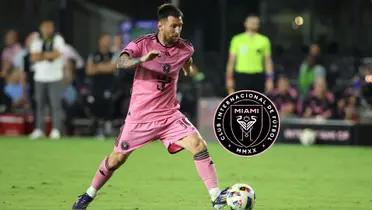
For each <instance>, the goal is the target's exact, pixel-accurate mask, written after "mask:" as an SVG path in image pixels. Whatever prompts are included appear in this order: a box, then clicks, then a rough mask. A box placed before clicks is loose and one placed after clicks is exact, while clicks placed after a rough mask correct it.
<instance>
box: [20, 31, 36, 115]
mask: <svg viewBox="0 0 372 210" xmlns="http://www.w3.org/2000/svg"><path fill="white" fill-rule="evenodd" d="M38 36H39V34H38V33H37V32H32V33H30V34H29V35H28V36H27V37H26V39H25V42H24V48H22V50H21V51H19V52H18V53H17V54H16V55H15V57H14V68H15V69H17V70H18V71H19V72H22V79H23V82H24V89H25V90H24V91H25V94H26V95H27V97H28V100H29V103H30V105H31V109H32V110H33V113H34V118H36V117H35V110H36V103H35V100H34V92H35V91H34V90H35V87H34V86H35V85H34V71H33V70H32V69H31V54H30V47H31V43H32V41H33V39H35V38H37V37H38Z"/></svg>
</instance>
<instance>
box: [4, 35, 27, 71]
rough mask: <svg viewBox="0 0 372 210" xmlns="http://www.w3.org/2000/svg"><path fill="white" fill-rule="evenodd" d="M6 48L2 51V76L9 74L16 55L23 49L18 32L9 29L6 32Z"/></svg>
mask: <svg viewBox="0 0 372 210" xmlns="http://www.w3.org/2000/svg"><path fill="white" fill-rule="evenodd" d="M4 43H5V48H4V49H3V51H2V53H1V64H2V65H1V77H3V78H6V77H7V76H9V74H10V72H11V70H12V68H13V61H14V58H15V56H16V55H17V54H18V53H19V52H20V51H21V50H22V47H21V44H20V43H19V41H18V32H17V31H15V30H9V31H7V32H6V34H5V40H4Z"/></svg>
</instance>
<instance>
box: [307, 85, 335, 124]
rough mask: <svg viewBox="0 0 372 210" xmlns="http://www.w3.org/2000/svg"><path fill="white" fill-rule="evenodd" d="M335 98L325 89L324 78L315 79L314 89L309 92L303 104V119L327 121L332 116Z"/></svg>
mask: <svg viewBox="0 0 372 210" xmlns="http://www.w3.org/2000/svg"><path fill="white" fill-rule="evenodd" d="M334 101H335V98H334V96H333V94H332V93H331V92H329V91H328V89H327V82H326V80H325V79H324V78H317V79H316V80H315V83H314V89H313V90H312V91H311V92H309V94H308V96H307V97H306V99H305V101H304V103H303V107H304V108H303V114H302V116H303V117H305V118H318V119H329V118H331V117H332V115H333V105H334Z"/></svg>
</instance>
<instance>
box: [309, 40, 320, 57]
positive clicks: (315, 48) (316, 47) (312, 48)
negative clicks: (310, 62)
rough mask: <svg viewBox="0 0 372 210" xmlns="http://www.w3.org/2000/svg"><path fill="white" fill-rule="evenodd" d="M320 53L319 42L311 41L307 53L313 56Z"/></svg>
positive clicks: (318, 55)
mask: <svg viewBox="0 0 372 210" xmlns="http://www.w3.org/2000/svg"><path fill="white" fill-rule="evenodd" d="M320 53H321V50H320V46H319V44H317V43H312V44H311V45H310V46H309V55H310V56H314V57H318V58H319V57H320Z"/></svg>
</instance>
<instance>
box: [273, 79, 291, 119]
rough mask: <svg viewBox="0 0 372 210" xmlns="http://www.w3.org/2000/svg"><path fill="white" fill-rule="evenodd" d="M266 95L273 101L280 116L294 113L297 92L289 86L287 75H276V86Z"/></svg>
mask: <svg viewBox="0 0 372 210" xmlns="http://www.w3.org/2000/svg"><path fill="white" fill-rule="evenodd" d="M268 97H269V98H270V99H271V100H272V101H273V102H274V104H275V106H276V108H277V109H278V111H279V112H280V116H281V117H290V116H293V115H295V114H296V107H297V103H298V92H297V90H296V89H294V88H292V87H291V85H290V82H289V79H288V77H287V76H285V75H279V76H278V79H277V81H276V87H275V89H273V90H272V91H271V92H270V93H269V94H268Z"/></svg>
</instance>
